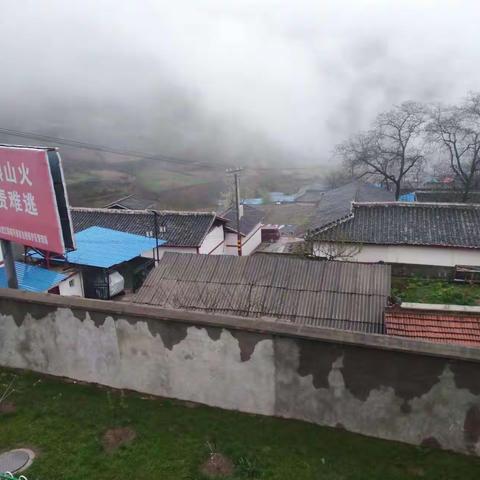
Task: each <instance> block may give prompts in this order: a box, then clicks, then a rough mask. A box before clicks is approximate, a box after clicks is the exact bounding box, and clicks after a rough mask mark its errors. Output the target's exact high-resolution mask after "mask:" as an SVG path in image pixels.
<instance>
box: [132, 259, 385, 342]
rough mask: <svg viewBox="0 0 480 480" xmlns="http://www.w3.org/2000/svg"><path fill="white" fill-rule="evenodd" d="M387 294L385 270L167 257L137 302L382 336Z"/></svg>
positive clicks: (313, 262)
mask: <svg viewBox="0 0 480 480" xmlns="http://www.w3.org/2000/svg"><path fill="white" fill-rule="evenodd" d="M152 292H153V293H152ZM389 294H390V267H389V266H387V265H365V264H355V263H345V262H322V261H316V260H306V259H301V258H289V257H281V256H278V257H270V256H266V255H265V256H250V257H233V256H231V257H230V256H220V255H219V256H210V255H187V254H175V253H166V254H165V255H164V257H163V258H162V261H161V262H160V265H159V266H158V267H157V268H155V269H154V270H153V271H152V272H151V274H150V275H149V277H148V278H147V280H146V281H145V283H144V285H143V287H142V288H141V289H140V291H139V292H138V294H137V296H136V297H135V299H134V301H135V302H137V303H148V304H151V305H159V306H162V307H169V308H179V309H200V310H205V311H211V312H218V313H228V314H233V315H242V316H246V315H248V316H251V317H257V318H258V317H268V318H276V319H279V320H284V321H292V322H295V323H299V324H309V325H319V326H332V325H333V326H335V325H341V327H339V328H345V327H346V326H348V328H349V329H352V330H357V331H364V332H367V331H368V332H376V333H381V332H383V309H384V307H385V305H386V302H387V297H388V295H389Z"/></svg>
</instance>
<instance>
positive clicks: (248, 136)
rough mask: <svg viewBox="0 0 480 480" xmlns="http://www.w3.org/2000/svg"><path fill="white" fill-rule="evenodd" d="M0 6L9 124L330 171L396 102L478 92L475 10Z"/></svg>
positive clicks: (337, 4)
mask: <svg viewBox="0 0 480 480" xmlns="http://www.w3.org/2000/svg"><path fill="white" fill-rule="evenodd" d="M0 5H1V13H2V15H1V19H0V42H1V44H2V75H0V105H1V108H0V127H4V128H11V129H18V130H27V131H35V132H40V133H43V134H50V135H55V136H62V137H66V138H73V139H77V140H81V141H86V142H92V143H101V144H103V145H111V146H114V147H116V148H129V149H140V150H141V151H145V152H148V153H152V154H156V153H163V154H166V155H172V156H177V157H181V158H187V159H192V160H200V161H210V162H213V163H222V164H239V163H241V164H247V165H248V164H251V165H257V166H258V165H277V164H308V163H310V164H312V163H314V164H318V163H326V162H328V160H329V157H330V154H331V151H332V148H333V146H334V145H335V143H337V142H339V141H341V140H343V139H344V138H345V137H346V136H348V135H349V134H351V133H352V132H354V131H356V130H358V129H362V128H366V127H367V126H368V124H369V122H370V121H371V120H372V119H373V118H374V117H375V115H376V114H377V113H379V112H380V111H382V110H384V109H387V108H390V106H391V105H392V104H395V103H399V102H402V101H404V100H408V99H413V100H421V101H455V100H457V99H458V98H459V97H461V96H463V95H464V94H465V92H466V91H468V90H471V89H478V84H479V83H480V82H479V81H480V67H479V66H478V61H477V60H478V56H477V52H476V51H475V49H476V44H477V35H478V32H477V26H476V22H475V19H476V18H478V14H479V13H480V7H479V6H478V4H477V3H476V2H474V1H469V0H464V1H455V2H454V1H448V0H436V1H424V2H418V1H417V0H407V1H404V2H395V3H394V2H384V1H372V0H370V1H366V0H355V1H353V0H352V1H326V2H318V1H309V0H300V1H298V2H282V1H274V0H264V1H262V2H258V1H255V2H254V1H253V0H243V1H242V2H224V1H220V0H199V1H196V2H192V1H187V0H179V1H177V2H167V1H163V0H155V1H154V0H143V1H138V2H134V1H125V2H118V1H114V0H103V1H93V0H83V1H82V2H65V1H62V0H43V1H42V2H34V1H30V2H22V3H21V4H19V2H17V1H14V0H1V1H0ZM452 29H453V30H454V31H455V34H453V35H452V34H451V33H452ZM2 140H3V141H14V139H12V138H6V137H2ZM22 143H24V142H22ZM69 158H74V156H71V155H70V154H69V153H67V160H68V159H69ZM90 159H92V160H95V159H97V160H98V161H99V162H103V161H105V157H104V156H100V157H96V156H95V155H94V154H92V156H91V157H90Z"/></svg>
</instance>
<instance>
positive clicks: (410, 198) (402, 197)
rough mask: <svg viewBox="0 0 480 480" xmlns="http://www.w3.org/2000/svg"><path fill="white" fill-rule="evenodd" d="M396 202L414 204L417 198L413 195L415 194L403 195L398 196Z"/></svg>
mask: <svg viewBox="0 0 480 480" xmlns="http://www.w3.org/2000/svg"><path fill="white" fill-rule="evenodd" d="M398 200H399V201H400V202H416V201H417V196H416V195H415V192H411V193H404V194H403V195H400V197H399V199H398Z"/></svg>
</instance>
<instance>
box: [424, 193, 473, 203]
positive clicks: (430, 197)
mask: <svg viewBox="0 0 480 480" xmlns="http://www.w3.org/2000/svg"><path fill="white" fill-rule="evenodd" d="M415 195H416V197H417V201H418V202H430V203H431V202H438V203H450V202H452V203H461V201H462V196H463V195H462V192H455V191H452V190H417V191H416V192H415ZM467 203H480V192H478V191H473V192H470V194H469V196H468V201H467Z"/></svg>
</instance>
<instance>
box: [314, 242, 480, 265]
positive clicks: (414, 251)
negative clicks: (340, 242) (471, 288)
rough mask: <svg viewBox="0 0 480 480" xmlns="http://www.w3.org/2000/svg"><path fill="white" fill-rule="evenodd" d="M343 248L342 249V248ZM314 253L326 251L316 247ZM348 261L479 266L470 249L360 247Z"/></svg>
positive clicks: (478, 255)
mask: <svg viewBox="0 0 480 480" xmlns="http://www.w3.org/2000/svg"><path fill="white" fill-rule="evenodd" d="M342 248H344V247H342ZM315 249H316V251H326V250H328V249H326V248H325V247H322V246H320V245H317V246H316V247H315ZM348 260H349V261H358V262H374V263H376V262H385V263H402V264H411V265H435V266H443V267H454V266H455V265H473V266H476V265H480V250H475V249H471V248H441V247H414V246H395V245H392V246H386V245H362V246H361V248H360V251H359V252H355V255H354V256H353V257H352V258H348Z"/></svg>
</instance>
